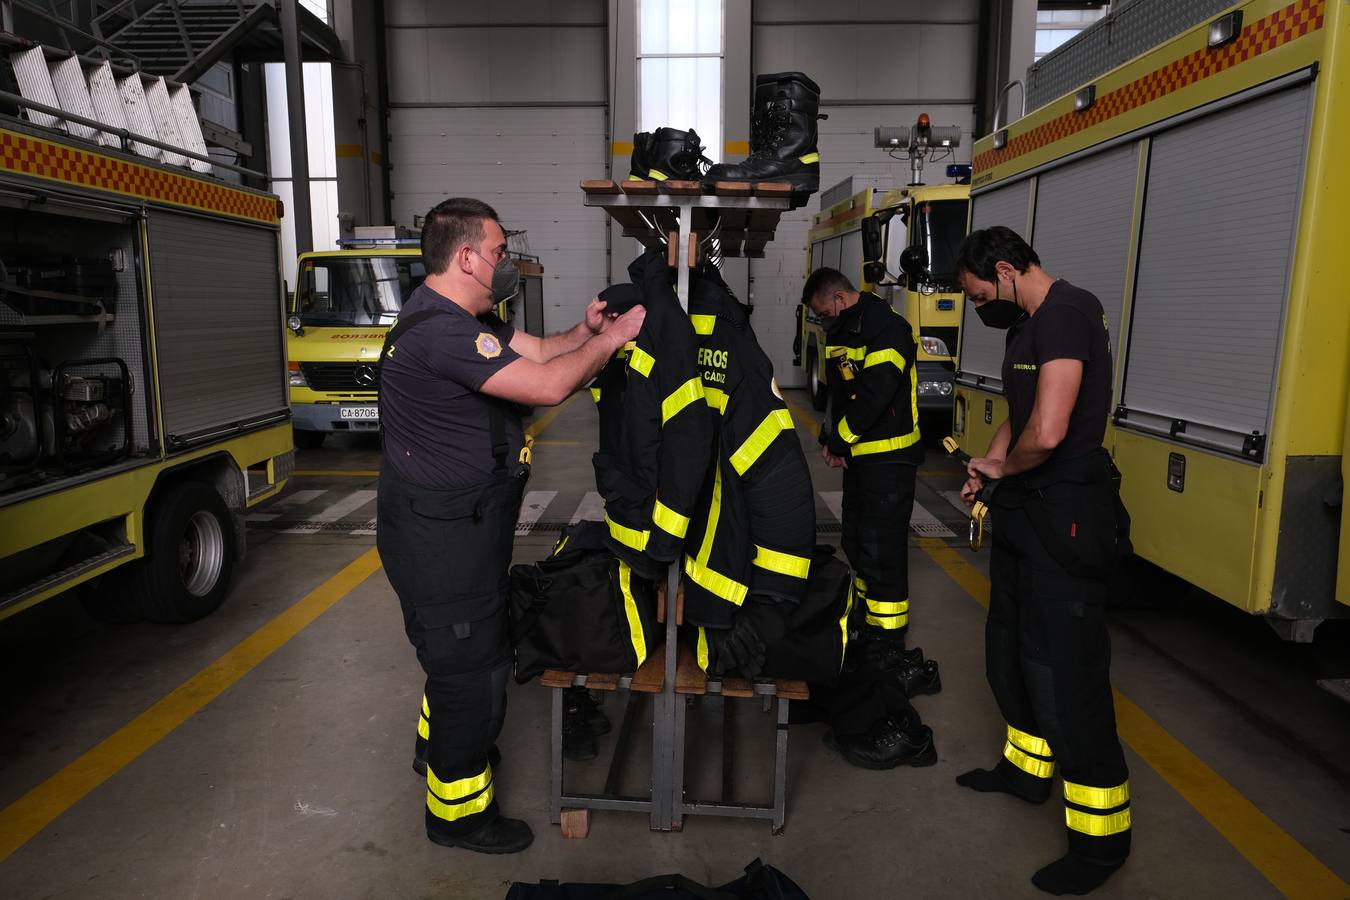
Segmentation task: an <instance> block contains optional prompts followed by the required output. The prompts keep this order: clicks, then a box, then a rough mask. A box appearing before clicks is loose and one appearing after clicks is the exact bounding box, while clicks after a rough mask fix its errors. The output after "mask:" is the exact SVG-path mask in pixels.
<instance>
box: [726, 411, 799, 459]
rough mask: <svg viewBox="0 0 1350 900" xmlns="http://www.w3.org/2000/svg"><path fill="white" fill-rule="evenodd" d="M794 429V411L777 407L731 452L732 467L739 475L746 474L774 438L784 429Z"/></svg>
mask: <svg viewBox="0 0 1350 900" xmlns="http://www.w3.org/2000/svg"><path fill="white" fill-rule="evenodd" d="M791 430H792V413H790V412H788V411H787V410H786V409H775V410H774V411H773V412H771V413H769V414H768V415H767V416H765V417H764V421H763V422H760V423H759V425H758V426H757V427H756V428H755V430H754V432H753V433H752V434H751V435H750V436H749V437H748V438H746V439H745V443H743V444H741V446H740V447H739V448H738V449H737V450H736V452H735V453H733V454H731V467H732V468H733V469H735V470H736V474H737V475H744V474H745V470H746V469H748V468H750V467H751V466H753V465H754V464H755V460H757V459H759V458H760V456H762V455H763V453H764V451H765V450H767V449H769V445H770V444H772V443H773V441H774V438H776V437H778V435H779V434H780V433H782V432H784V431H791Z"/></svg>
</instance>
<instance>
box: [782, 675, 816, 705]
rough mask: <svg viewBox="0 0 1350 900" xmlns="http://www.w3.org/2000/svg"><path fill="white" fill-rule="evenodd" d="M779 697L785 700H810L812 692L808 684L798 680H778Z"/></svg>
mask: <svg viewBox="0 0 1350 900" xmlns="http://www.w3.org/2000/svg"><path fill="white" fill-rule="evenodd" d="M774 684H775V685H777V686H778V696H779V697H780V698H782V699H784V700H810V699H811V690H810V688H808V687H807V686H806V682H805V681H802V680H801V679H798V678H777V679H775V680H774Z"/></svg>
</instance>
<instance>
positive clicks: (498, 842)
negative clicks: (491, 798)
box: [427, 816, 534, 853]
mask: <svg viewBox="0 0 1350 900" xmlns="http://www.w3.org/2000/svg"><path fill="white" fill-rule="evenodd" d="M427 837H428V838H430V839H431V841H432V842H433V843H436V844H440V845H441V846H442V847H461V848H463V849H465V850H472V851H473V852H474V853H519V852H520V851H522V850H524V849H525V848H526V847H528V846H530V844H532V843H534V832H533V831H531V830H530V826H529V825H528V824H526V823H525V822H522V821H521V820H520V819H508V818H506V816H497V817H496V818H495V819H489V820H488V821H487V822H484V823H483V824H482V825H481V826H479V828H478V830H477V831H473V832H470V833H469V834H466V835H463V836H462V837H450V836H448V835H444V834H438V833H437V832H434V831H432V830H431V829H430V828H428V829H427Z"/></svg>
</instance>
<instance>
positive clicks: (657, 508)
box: [652, 500, 689, 538]
mask: <svg viewBox="0 0 1350 900" xmlns="http://www.w3.org/2000/svg"><path fill="white" fill-rule="evenodd" d="M652 524H653V525H655V526H656V527H657V528H660V529H661V530H662V531H664V532H665V533H666V534H670V535H674V536H675V537H677V538H683V537H684V536H685V535H686V534H688V533H689V517H688V516H682V515H680V514H679V513H677V512H676V511H675V510H673V509H671V508H670V507H669V506H666V505H665V504H664V503H662V502H661V501H660V500H657V501H656V503H655V504H654V505H653V506H652Z"/></svg>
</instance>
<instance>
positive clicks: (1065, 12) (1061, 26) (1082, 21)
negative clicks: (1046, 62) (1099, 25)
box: [1036, 3, 1111, 59]
mask: <svg viewBox="0 0 1350 900" xmlns="http://www.w3.org/2000/svg"><path fill="white" fill-rule="evenodd" d="M1110 11H1111V5H1110V4H1109V3H1103V4H1084V5H1081V6H1077V7H1072V6H1070V7H1064V6H1061V5H1060V4H1058V3H1054V4H1049V3H1046V4H1042V5H1041V8H1040V9H1038V10H1036V59H1040V58H1041V57H1042V56H1045V55H1046V54H1047V53H1049V52H1051V51H1052V50H1054V49H1055V48H1057V47H1058V46H1059V45H1060V44H1063V43H1064V42H1065V41H1067V40H1069V39H1070V38H1072V37H1073V36H1074V35H1076V34H1078V33H1079V32H1080V31H1082V30H1083V29H1085V28H1087V27H1088V26H1089V25H1091V24H1093V23H1094V22H1096V21H1097V20H1098V19H1101V18H1103V17H1104V16H1105V15H1106V14H1107V13H1108V12H1110Z"/></svg>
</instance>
